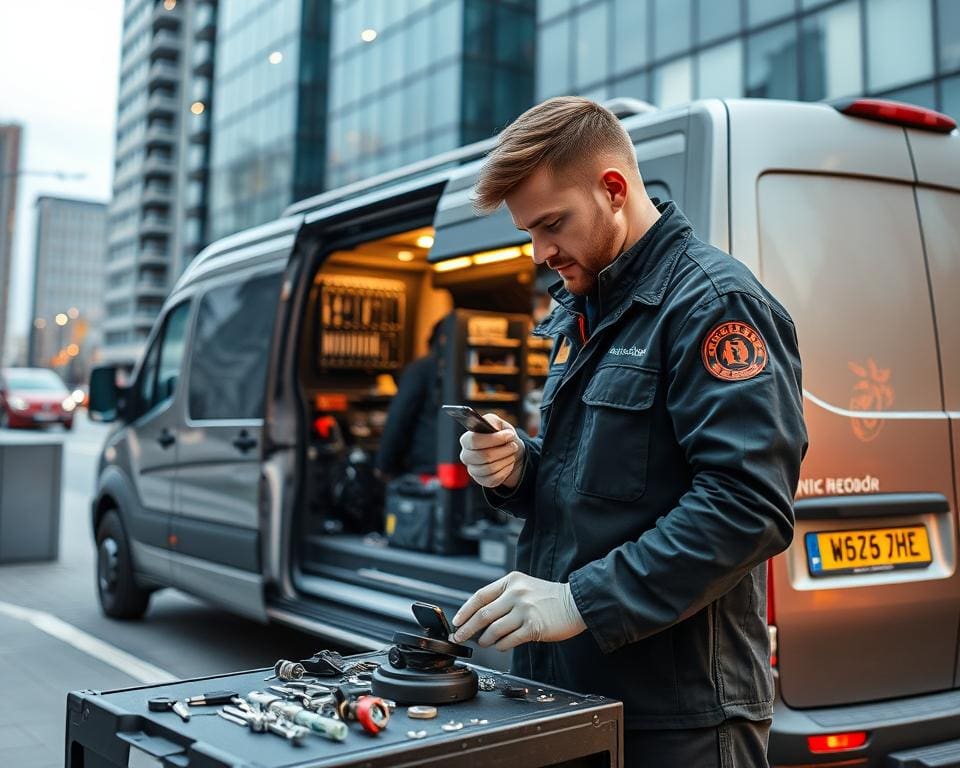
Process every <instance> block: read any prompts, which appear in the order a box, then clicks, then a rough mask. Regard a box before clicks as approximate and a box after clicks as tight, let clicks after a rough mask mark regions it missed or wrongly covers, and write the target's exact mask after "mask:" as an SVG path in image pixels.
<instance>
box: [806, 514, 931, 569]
mask: <svg viewBox="0 0 960 768" xmlns="http://www.w3.org/2000/svg"><path fill="white" fill-rule="evenodd" d="M805 540H806V545H807V564H808V565H809V567H810V575H811V576H828V575H829V576H832V575H834V574H839V573H870V572H873V571H892V570H894V569H897V568H923V567H925V566H927V565H930V563H931V562H933V558H932V557H931V555H930V540H929V538H928V536H927V527H926V526H925V525H909V526H904V527H901V528H869V529H865V530H860V531H824V532H817V533H808V534H807V535H806V537H805Z"/></svg>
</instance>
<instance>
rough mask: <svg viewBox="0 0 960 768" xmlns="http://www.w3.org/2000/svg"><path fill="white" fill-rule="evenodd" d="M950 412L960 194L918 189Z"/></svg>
mask: <svg viewBox="0 0 960 768" xmlns="http://www.w3.org/2000/svg"><path fill="white" fill-rule="evenodd" d="M917 202H918V203H919V204H920V221H921V223H922V224H923V234H924V239H925V241H926V246H927V260H928V262H929V264H930V283H931V286H932V289H933V304H934V308H935V309H936V312H937V328H938V329H939V331H940V354H941V355H942V357H943V391H944V395H945V396H946V401H947V402H946V407H947V410H949V411H960V301H958V300H957V295H958V294H960V194H958V193H957V192H953V191H947V190H945V189H918V190H917Z"/></svg>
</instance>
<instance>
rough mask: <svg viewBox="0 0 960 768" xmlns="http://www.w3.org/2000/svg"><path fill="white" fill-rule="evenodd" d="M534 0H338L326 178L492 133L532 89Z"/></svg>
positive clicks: (343, 177) (369, 170)
mask: <svg viewBox="0 0 960 768" xmlns="http://www.w3.org/2000/svg"><path fill="white" fill-rule="evenodd" d="M535 6H536V3H535V2H534V0H398V2H389V3H385V2H380V0H335V2H334V5H333V36H332V43H331V56H330V81H331V91H330V93H331V95H330V109H329V115H328V117H327V122H328V126H329V128H328V144H327V169H326V179H327V187H336V186H340V185H342V184H345V183H348V182H350V181H355V180H357V179H362V178H366V177H369V176H373V175H374V174H376V173H380V172H382V171H385V170H389V169H391V168H396V167H398V166H401V165H404V164H406V163H410V162H413V161H416V160H420V159H423V158H425V157H429V156H430V155H433V154H436V153H438V152H442V151H445V150H449V149H454V148H456V147H459V146H461V145H463V144H469V143H471V142H473V141H477V140H479V139H485V138H489V137H490V136H492V135H494V133H495V132H496V131H497V130H499V129H500V128H502V127H503V126H504V125H506V124H507V123H508V122H509V121H510V120H512V119H513V118H515V117H516V116H517V115H519V114H520V113H521V112H522V111H523V110H524V109H526V108H527V107H528V106H530V104H531V102H532V99H533V75H534V61H535V56H534V43H535V40H536V34H535V21H536V7H535Z"/></svg>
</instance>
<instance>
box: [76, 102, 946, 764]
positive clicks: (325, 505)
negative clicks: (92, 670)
mask: <svg viewBox="0 0 960 768" xmlns="http://www.w3.org/2000/svg"><path fill="white" fill-rule="evenodd" d="M616 108H617V109H618V110H619V111H618V114H620V115H621V117H622V120H623V125H624V127H625V128H626V129H627V130H628V131H629V133H630V136H631V137H632V138H633V140H634V142H635V144H636V148H637V155H638V160H639V164H640V170H641V173H642V175H643V177H644V179H645V182H646V184H647V187H648V190H649V191H650V194H651V195H652V196H656V197H659V198H670V199H673V200H675V201H677V203H678V204H679V205H680V207H681V208H682V209H683V210H684V212H685V213H686V214H687V216H688V217H689V218H690V220H691V221H692V222H693V224H694V227H695V229H696V231H697V232H698V234H699V236H700V237H701V238H702V239H704V240H708V241H710V242H711V243H713V244H715V245H716V246H718V247H720V248H722V249H724V250H726V251H728V252H730V253H732V255H733V256H734V257H735V258H738V259H740V260H741V261H743V262H744V263H745V264H746V265H747V266H748V267H750V269H752V270H753V271H754V272H755V273H756V274H757V275H758V276H759V277H760V279H761V280H762V281H763V282H764V283H765V284H766V285H767V286H768V287H769V288H770V290H771V291H772V292H773V293H774V294H775V295H776V296H778V297H779V298H780V300H781V301H782V302H783V303H784V304H785V305H786V307H787V308H788V309H789V310H790V312H791V314H792V315H793V317H794V319H795V321H796V324H797V328H798V332H799V336H800V346H801V353H802V355H803V360H804V399H805V415H806V420H807V424H808V428H809V432H810V450H809V453H808V455H807V458H806V460H805V462H804V465H803V471H802V479H801V481H800V486H799V488H798V493H797V502H796V532H795V539H794V542H793V544H792V546H791V547H790V549H789V550H788V551H787V552H785V553H784V554H783V555H781V556H778V557H777V558H775V559H774V560H772V561H771V562H770V565H769V569H770V588H769V605H768V615H769V625H770V641H771V664H772V665H773V669H774V672H775V676H776V679H777V697H778V698H777V703H776V714H775V718H774V724H773V731H772V735H771V744H770V759H771V763H772V764H774V765H780V766H800V765H804V766H807V765H836V766H840V765H843V766H854V765H857V766H860V765H862V766H881V765H882V766H901V767H903V768H905V767H906V766H933V765H937V766H948V765H955V766H960V574H958V569H957V558H958V515H957V509H958V506H957V505H958V493H960V488H958V478H960V300H958V298H957V297H958V295H960V135H958V132H957V131H956V130H955V124H954V123H953V121H951V120H950V119H949V118H946V117H944V116H942V115H937V114H936V113H932V112H929V111H927V110H922V109H918V108H914V107H909V106H907V105H899V104H894V103H890V102H877V101H871V100H858V101H851V102H848V103H845V104H834V105H826V104H801V103H792V102H781V101H769V100H763V101H753V100H732V101H719V100H707V101H701V102H695V103H693V104H690V105H687V106H683V107H679V108H674V109H669V110H663V111H655V110H651V109H646V108H644V106H643V105H641V104H636V103H635V104H629V103H619V104H618V105H617V107H616ZM490 146H491V143H490V142H486V143H481V144H478V145H473V146H470V147H465V148H463V149H460V150H457V151H455V152H451V153H448V154H445V155H442V156H438V157H436V158H433V159H431V160H428V161H424V162H422V163H418V164H415V165H412V166H408V167H407V168H404V169H401V170H399V171H396V172H393V173H390V174H386V175H383V176H379V177H377V178H374V179H371V180H369V181H365V182H361V183H357V184H354V185H351V186H349V187H345V188H343V189H338V190H334V191H331V192H328V193H325V194H322V195H319V196H317V197H315V198H311V199H309V200H306V201H303V202H301V203H297V204H295V205H293V206H291V207H290V208H289V209H288V210H287V211H285V213H284V215H283V216H282V217H281V218H280V219H278V220H276V221H274V222H272V223H270V224H267V225H264V226H260V227H256V228H254V229H251V230H249V231H245V232H241V233H239V234H236V235H233V236H231V237H228V238H225V239H223V240H221V241H219V242H216V243H214V244H213V245H211V246H209V247H208V248H207V249H205V250H204V252H203V253H201V254H200V255H199V256H198V257H197V258H196V259H195V260H194V262H193V263H192V264H191V265H190V266H189V268H188V269H187V271H186V272H185V274H184V275H183V276H182V278H181V279H180V281H179V282H178V284H177V285H176V287H175V289H174V290H173V292H172V293H171V295H170V296H169V298H168V299H167V301H166V304H165V306H164V308H163V311H162V312H161V314H160V316H159V318H158V320H157V323H156V325H155V327H154V329H153V331H152V334H151V336H150V338H149V341H148V343H147V346H146V352H145V354H144V355H143V357H142V359H141V360H140V361H139V362H138V364H137V366H136V368H135V370H134V372H133V374H132V376H131V378H130V382H129V385H128V386H125V387H119V386H118V385H117V384H116V379H115V374H116V371H115V370H113V369H111V368H101V369H98V370H97V371H95V372H94V374H93V376H92V379H91V406H90V408H91V412H92V413H94V414H98V415H99V417H100V418H101V419H103V420H115V422H116V426H115V428H114V429H113V431H112V432H111V433H110V435H109V437H108V438H107V440H106V444H105V446H104V449H103V454H102V458H101V461H100V466H99V479H98V490H97V494H96V498H95V500H94V502H93V505H92V525H93V531H94V533H95V537H96V542H97V548H98V565H97V567H98V586H99V594H100V599H101V603H102V606H103V609H104V611H105V612H106V613H107V614H108V615H110V616H114V617H118V618H136V617H139V616H141V615H142V614H143V613H144V611H145V610H146V608H147V605H148V601H149V596H150V593H151V592H152V591H153V590H156V589H159V588H163V587H175V588H178V589H181V590H184V591H186V592H189V593H192V594H194V595H197V596H199V597H202V598H205V599H207V600H209V601H211V602H213V603H216V604H218V605H220V606H224V607H226V608H229V609H231V610H234V611H236V612H237V613H241V614H243V615H246V616H249V617H252V618H255V619H258V620H261V621H276V622H282V623H285V624H289V625H293V626H296V627H299V628H301V629H305V630H308V631H311V632H314V633H316V634H317V635H318V636H322V637H324V638H327V639H329V640H330V641H335V642H338V643H343V644H346V645H350V646H354V647H357V648H380V647H382V646H383V645H384V644H385V642H387V641H389V639H390V638H391V636H392V634H393V632H394V631H395V630H396V629H398V628H400V627H403V626H404V625H405V624H408V623H411V622H412V616H411V614H410V603H411V601H412V600H428V601H430V602H434V603H438V604H440V605H443V606H444V607H445V608H447V609H451V610H453V609H456V608H457V607H458V606H459V605H460V604H461V603H462V601H463V600H464V599H466V598H467V597H468V596H469V594H470V593H471V592H472V591H473V590H474V589H476V588H477V587H479V586H481V585H482V584H485V583H488V582H489V581H491V580H493V579H495V578H497V577H499V576H500V575H502V573H504V571H505V570H509V569H510V567H511V565H512V556H513V555H512V542H514V541H515V535H516V528H515V525H514V524H512V523H511V521H509V520H502V519H493V518H491V517H490V514H492V512H489V511H487V510H485V508H483V507H482V505H480V504H478V503H477V498H476V493H475V489H474V488H472V487H471V486H470V485H469V484H468V483H467V480H466V475H465V473H464V472H463V471H462V470H463V468H462V466H460V465H459V463H458V461H457V455H458V451H459V447H458V444H457V440H456V438H457V432H456V429H455V425H454V424H453V423H452V422H451V421H450V420H449V419H440V420H438V422H437V465H438V466H437V472H436V476H435V477H432V478H420V480H421V484H420V486H419V487H416V486H417V483H416V482H415V481H414V480H411V479H409V478H408V480H409V481H410V483H412V486H414V487H410V488H407V489H406V490H403V489H402V488H401V489H399V490H398V488H397V487H396V483H388V484H387V485H386V487H384V486H383V484H382V482H381V481H380V480H379V479H378V478H377V477H376V475H375V474H374V472H373V468H372V461H373V458H372V457H373V456H374V455H375V452H376V450H377V446H378V440H379V438H380V436H381V435H382V434H383V429H384V423H385V420H386V418H387V414H388V412H389V406H390V403H391V401H392V398H393V397H394V394H395V392H396V381H397V377H398V376H399V374H400V373H401V372H402V371H403V369H404V368H405V366H406V365H407V364H408V363H409V362H410V361H411V360H413V359H414V358H415V357H417V356H418V355H420V354H422V353H423V352H424V351H425V350H426V348H427V338H428V336H429V335H430V331H431V328H433V327H434V324H435V322H436V321H437V320H438V319H441V318H445V319H444V321H443V322H444V323H445V324H446V325H445V326H444V327H445V328H446V331H447V334H448V336H449V337H450V343H449V345H448V351H447V352H446V353H445V354H446V357H445V358H444V361H445V363H444V365H445V366H446V367H445V369H444V370H445V377H444V382H443V385H442V386H443V387H444V390H443V396H444V399H446V401H447V402H464V401H469V402H472V403H473V404H474V405H476V407H478V408H485V409H488V410H489V409H491V408H497V409H499V410H500V411H501V412H503V413H506V414H507V415H508V416H509V417H511V418H513V419H514V420H515V422H516V423H521V420H524V421H523V422H522V424H521V425H522V426H527V421H525V419H527V417H528V415H529V414H528V413H527V411H528V410H529V409H527V408H525V407H524V406H525V404H528V403H529V402H531V401H535V393H536V388H537V383H538V377H541V376H542V374H543V373H544V371H543V363H544V357H545V352H546V351H548V350H544V349H543V345H542V343H541V342H538V341H537V340H535V339H532V338H530V336H529V332H530V328H531V321H530V315H531V312H532V307H533V303H534V299H535V295H536V292H537V287H538V286H539V285H540V284H541V282H542V279H543V276H542V275H538V274H537V273H536V271H535V269H534V266H533V265H532V263H531V260H530V259H529V258H525V257H524V255H525V254H528V253H529V244H528V243H526V242H525V241H524V240H523V238H522V236H521V234H518V232H517V230H516V229H515V227H514V226H513V224H512V222H511V220H510V218H509V216H508V215H507V213H506V212H505V211H499V212H497V213H496V214H494V215H491V216H489V217H485V218H477V217H475V216H474V215H473V213H472V211H471V208H470V194H471V190H472V187H473V184H474V181H475V177H476V174H477V171H478V168H479V164H480V162H481V159H482V156H483V154H484V153H485V152H486V151H487V150H488V149H489V148H490ZM453 398H456V399H453ZM446 422H449V423H446ZM529 423H530V426H529V428H530V429H531V430H532V429H535V428H536V422H535V419H534V420H532V421H531V422H529ZM395 480H396V479H395ZM424 520H426V521H428V523H429V524H430V525H432V526H433V528H432V533H429V535H428V536H426V537H421V538H419V539H418V537H417V536H418V535H414V534H413V533H410V530H411V529H409V526H410V525H412V523H411V521H414V522H416V521H424ZM402 531H406V532H407V533H410V535H409V536H407V533H404V536H401V532H402ZM404 537H406V538H404ZM412 542H419V543H412ZM480 658H481V659H482V660H485V661H487V662H489V663H492V664H494V665H496V666H501V667H505V666H506V664H507V660H506V659H505V658H493V657H490V656H489V655H481V656H480Z"/></svg>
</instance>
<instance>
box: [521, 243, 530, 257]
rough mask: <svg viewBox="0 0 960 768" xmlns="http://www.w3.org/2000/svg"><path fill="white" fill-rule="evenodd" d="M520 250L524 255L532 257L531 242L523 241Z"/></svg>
mask: <svg viewBox="0 0 960 768" xmlns="http://www.w3.org/2000/svg"><path fill="white" fill-rule="evenodd" d="M520 251H521V252H522V253H523V255H524V256H529V257H530V258H533V243H524V244H523V245H521V246H520Z"/></svg>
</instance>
